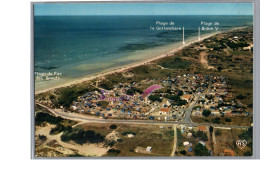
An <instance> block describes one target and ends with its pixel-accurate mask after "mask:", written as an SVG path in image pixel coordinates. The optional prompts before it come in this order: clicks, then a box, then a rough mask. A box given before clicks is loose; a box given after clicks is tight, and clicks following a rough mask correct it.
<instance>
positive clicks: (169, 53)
mask: <svg viewBox="0 0 260 186" xmlns="http://www.w3.org/2000/svg"><path fill="white" fill-rule="evenodd" d="M246 27H247V26H245V27H236V28H233V29H230V30H224V31H217V32H214V33H211V34H208V35H205V36H203V37H201V38H200V41H198V40H197V39H195V40H193V41H189V42H187V43H185V44H183V45H181V46H178V47H175V48H172V49H171V50H169V51H167V52H164V53H162V54H160V55H157V56H155V57H151V58H148V59H144V60H140V61H137V62H133V63H131V64H126V65H122V66H118V67H113V68H111V69H107V70H104V71H101V72H98V73H94V74H91V75H87V76H85V77H82V78H81V79H77V80H74V81H71V82H67V83H63V84H60V85H57V86H54V87H50V88H47V89H44V90H37V91H36V90H34V92H35V95H37V94H41V93H45V92H48V91H51V90H54V89H57V88H62V87H67V86H71V85H74V84H79V83H83V82H86V81H90V80H93V79H96V78H102V77H104V76H106V75H110V74H113V73H122V72H125V71H127V70H129V69H131V68H135V67H138V66H141V65H145V64H149V63H152V62H153V61H155V60H158V59H162V58H164V57H167V56H174V55H175V53H177V52H178V51H180V50H182V49H184V48H185V47H188V46H190V45H191V44H193V43H196V42H202V41H203V40H205V39H208V38H210V37H212V36H215V35H217V34H219V33H225V32H230V31H234V30H239V29H242V28H246ZM188 40H189V39H188ZM190 40H191V39H190Z"/></svg>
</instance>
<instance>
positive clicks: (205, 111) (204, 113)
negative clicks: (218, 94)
mask: <svg viewBox="0 0 260 186" xmlns="http://www.w3.org/2000/svg"><path fill="white" fill-rule="evenodd" d="M210 114H211V111H210V110H209V109H205V110H203V112H202V115H203V116H205V117H208V116H209V115H210Z"/></svg>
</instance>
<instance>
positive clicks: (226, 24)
mask: <svg viewBox="0 0 260 186" xmlns="http://www.w3.org/2000/svg"><path fill="white" fill-rule="evenodd" d="M157 21H160V22H168V23H169V22H174V25H173V27H176V28H182V27H184V28H185V40H189V39H196V38H197V35H198V27H201V26H202V25H201V21H204V22H212V23H214V22H218V23H219V25H218V28H219V29H218V31H223V30H228V29H231V28H234V27H241V26H247V25H252V22H253V17H252V16H35V17H34V64H35V72H59V73H62V78H61V80H53V81H36V82H35V83H36V84H35V85H36V90H37V89H45V88H49V87H51V86H54V85H57V84H59V83H63V81H64V82H65V81H66V82H68V81H72V80H75V79H79V78H81V77H84V76H87V75H90V74H95V73H99V72H102V71H104V70H106V69H108V68H112V67H117V66H120V65H123V64H129V63H133V62H136V61H140V60H143V59H147V58H150V57H154V56H156V55H159V54H161V53H163V52H167V51H168V50H169V49H170V48H172V47H173V46H177V45H178V44H181V42H182V33H183V31H182V30H174V31H167V30H156V29H155V30H151V26H152V27H155V28H156V26H162V25H158V24H157V25H156V22H157ZM157 23H158V22H157ZM166 27H170V25H167V26H166ZM214 31H216V30H214ZM214 31H205V30H204V31H203V30H201V35H206V34H210V33H212V32H214Z"/></svg>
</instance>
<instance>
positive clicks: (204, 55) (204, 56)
mask: <svg viewBox="0 0 260 186" xmlns="http://www.w3.org/2000/svg"><path fill="white" fill-rule="evenodd" d="M200 63H201V65H202V66H203V67H204V68H205V69H215V67H213V66H210V65H209V62H208V54H207V53H206V52H205V51H203V52H201V53H200Z"/></svg>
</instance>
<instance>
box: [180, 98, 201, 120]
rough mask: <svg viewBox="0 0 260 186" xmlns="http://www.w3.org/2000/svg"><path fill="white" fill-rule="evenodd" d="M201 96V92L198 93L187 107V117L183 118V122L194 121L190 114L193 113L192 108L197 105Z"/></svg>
mask: <svg viewBox="0 0 260 186" xmlns="http://www.w3.org/2000/svg"><path fill="white" fill-rule="evenodd" d="M199 97H200V94H196V95H195V98H194V100H193V102H192V103H191V104H190V106H189V107H188V108H186V109H185V117H184V118H183V123H192V121H191V119H190V116H191V113H192V109H193V107H194V106H195V104H196V103H197V101H198V99H199Z"/></svg>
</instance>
